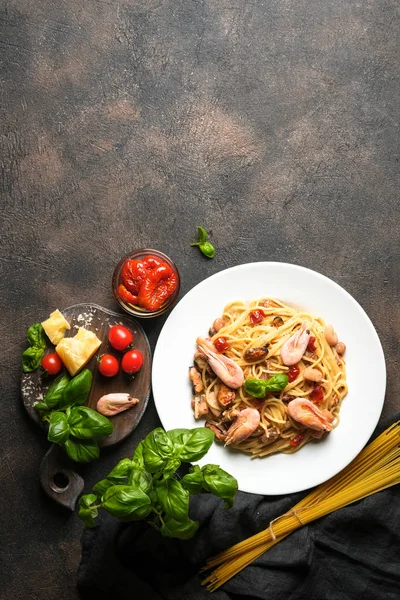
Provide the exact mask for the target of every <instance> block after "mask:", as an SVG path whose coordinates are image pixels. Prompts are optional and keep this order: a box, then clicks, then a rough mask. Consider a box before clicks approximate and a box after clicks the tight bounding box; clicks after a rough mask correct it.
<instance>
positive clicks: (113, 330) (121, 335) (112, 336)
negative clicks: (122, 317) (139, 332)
mask: <svg viewBox="0 0 400 600" xmlns="http://www.w3.org/2000/svg"><path fill="white" fill-rule="evenodd" d="M108 341H109V342H110V344H111V346H112V347H113V348H115V350H127V349H128V348H129V346H130V345H131V344H132V342H133V335H132V332H131V331H130V330H129V329H128V328H127V327H124V326H123V325H113V326H112V327H110V331H109V332H108Z"/></svg>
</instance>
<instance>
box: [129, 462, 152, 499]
mask: <svg viewBox="0 0 400 600" xmlns="http://www.w3.org/2000/svg"><path fill="white" fill-rule="evenodd" d="M129 485H130V486H132V487H133V488H135V489H137V490H140V491H141V492H144V493H145V494H147V495H148V496H150V497H152V494H153V478H152V476H151V475H150V473H147V472H146V471H143V470H142V469H132V471H131V472H130V475H129Z"/></svg>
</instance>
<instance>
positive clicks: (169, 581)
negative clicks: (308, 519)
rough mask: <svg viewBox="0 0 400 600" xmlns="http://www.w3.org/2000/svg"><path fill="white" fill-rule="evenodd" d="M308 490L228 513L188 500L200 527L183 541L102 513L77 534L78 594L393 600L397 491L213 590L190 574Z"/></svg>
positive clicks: (301, 535)
mask: <svg viewBox="0 0 400 600" xmlns="http://www.w3.org/2000/svg"><path fill="white" fill-rule="evenodd" d="M399 418H400V415H398V416H397V419H399ZM389 424H390V423H386V424H385V425H384V426H382V427H380V428H379V429H377V430H376V432H375V433H374V436H376V435H377V434H378V433H380V432H381V431H382V430H383V429H384V428H385V427H387V426H388V425H389ZM374 436H373V437H374ZM307 493H308V492H302V493H299V494H292V495H290V496H279V497H277V496H274V497H271V496H258V495H254V494H246V493H242V492H239V493H238V494H237V496H236V499H235V503H234V506H233V508H231V509H230V510H226V509H225V508H224V504H223V502H222V501H221V500H219V499H218V498H216V497H214V496H212V495H211V494H200V495H198V496H195V497H194V498H193V502H192V504H191V508H190V516H191V518H193V519H196V520H198V521H200V528H199V530H198V532H197V533H196V535H195V537H194V538H192V539H191V540H187V541H180V540H173V539H166V538H162V537H161V536H160V535H159V534H158V532H156V531H154V530H153V529H152V528H150V527H148V526H146V524H144V523H133V524H129V525H127V524H121V523H119V522H118V521H117V520H116V519H114V518H112V517H110V516H109V515H107V514H105V515H103V517H102V519H101V522H100V525H99V526H98V527H96V528H95V529H86V530H85V531H84V534H83V538H82V560H81V564H80V567H79V572H78V589H79V592H80V595H81V597H82V598H83V599H85V600H91V599H96V600H98V599H99V598H107V599H110V600H111V599H112V600H128V599H129V600H142V599H143V600H186V599H187V600H205V599H208V600H210V599H213V600H241V599H243V600H256V599H257V600H259V599H262V600H304V599H309V598H310V599H314V598H315V599H316V600H342V599H343V600H345V599H353V598H354V599H355V600H359V599H362V600H368V599H373V600H381V599H382V600H399V599H400V485H397V486H394V487H392V488H389V489H387V490H384V491H382V492H379V493H378V494H374V495H373V496H370V497H369V498H365V499H364V500H361V501H359V502H357V503H355V504H352V505H350V506H348V507H346V508H343V509H341V510H338V511H336V512H334V513H332V514H331V515H328V516H326V517H324V518H323V519H320V520H319V521H315V522H313V523H311V524H310V525H309V526H306V527H302V528H300V529H298V530H297V531H296V532H294V533H293V534H291V535H290V536H289V537H287V538H286V539H285V540H283V541H282V542H279V543H278V544H277V545H276V546H275V547H274V548H272V549H271V550H270V551H269V552H267V553H265V554H264V555H263V556H262V557H261V558H259V559H258V560H257V561H255V562H254V563H252V564H251V565H249V566H248V567H247V568H246V569H244V570H243V571H242V572H241V573H239V574H238V575H236V576H235V577H234V578H232V579H231V580H230V581H229V582H227V583H226V584H225V585H224V586H222V588H220V589H219V590H217V591H216V592H214V593H213V594H211V595H210V593H209V592H208V591H207V590H206V589H205V588H204V587H202V586H201V583H200V582H201V579H202V577H201V575H199V573H198V571H199V569H200V568H201V567H203V566H204V564H205V561H206V559H207V558H208V557H210V556H212V555H213V554H215V553H217V552H220V551H221V550H224V549H225V548H228V547H229V546H231V545H232V544H234V543H236V542H238V541H241V540H243V539H244V538H246V537H248V536H250V535H252V534H254V533H257V532H258V531H261V530H262V529H265V528H266V527H268V525H269V522H270V521H271V520H272V519H274V518H276V517H277V516H279V515H281V514H282V513H284V512H286V511H287V510H289V509H290V508H291V507H292V506H293V505H294V504H295V503H296V502H298V501H299V500H300V499H301V498H302V497H303V496H305V495H306V494H307Z"/></svg>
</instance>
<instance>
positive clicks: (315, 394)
mask: <svg viewBox="0 0 400 600" xmlns="http://www.w3.org/2000/svg"><path fill="white" fill-rule="evenodd" d="M323 399H324V388H323V387H322V385H316V386H315V388H314V389H313V391H312V392H311V394H310V400H311V401H312V402H315V403H316V404H319V403H320V402H322V401H323Z"/></svg>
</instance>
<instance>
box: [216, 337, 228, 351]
mask: <svg viewBox="0 0 400 600" xmlns="http://www.w3.org/2000/svg"><path fill="white" fill-rule="evenodd" d="M214 346H215V348H216V349H217V350H218V352H225V350H228V348H229V344H228V340H227V339H226V337H223V336H221V337H218V338H217V339H216V340H214Z"/></svg>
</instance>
